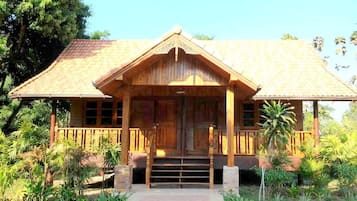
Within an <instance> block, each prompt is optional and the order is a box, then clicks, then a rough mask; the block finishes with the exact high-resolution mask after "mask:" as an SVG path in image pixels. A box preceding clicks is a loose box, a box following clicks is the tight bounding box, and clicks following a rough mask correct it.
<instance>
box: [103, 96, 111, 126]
mask: <svg viewBox="0 0 357 201" xmlns="http://www.w3.org/2000/svg"><path fill="white" fill-rule="evenodd" d="M101 117H102V120H101V122H102V125H106V126H107V125H112V124H113V123H112V122H113V118H112V117H113V102H102V116H101Z"/></svg>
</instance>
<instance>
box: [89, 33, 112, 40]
mask: <svg viewBox="0 0 357 201" xmlns="http://www.w3.org/2000/svg"><path fill="white" fill-rule="evenodd" d="M108 36H110V33H109V32H108V31H95V32H93V33H92V34H91V35H90V39H95V40H99V39H106V38H107V37H108Z"/></svg>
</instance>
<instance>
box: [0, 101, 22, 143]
mask: <svg viewBox="0 0 357 201" xmlns="http://www.w3.org/2000/svg"><path fill="white" fill-rule="evenodd" d="M22 105H23V100H21V101H20V104H19V105H18V106H17V107H16V108H14V109H13V110H12V113H11V115H10V116H9V118H8V119H7V120H6V123H5V125H4V127H3V128H2V131H3V132H4V133H5V135H7V136H8V135H9V134H10V126H11V123H12V122H13V121H14V119H15V117H16V115H17V113H19V111H20V109H21V107H22Z"/></svg>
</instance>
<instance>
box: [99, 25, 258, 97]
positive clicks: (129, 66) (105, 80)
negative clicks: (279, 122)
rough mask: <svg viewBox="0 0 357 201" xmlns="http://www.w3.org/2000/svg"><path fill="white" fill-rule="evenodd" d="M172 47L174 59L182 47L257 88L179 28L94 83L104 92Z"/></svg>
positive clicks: (226, 74)
mask: <svg viewBox="0 0 357 201" xmlns="http://www.w3.org/2000/svg"><path fill="white" fill-rule="evenodd" d="M172 49H175V55H176V60H177V57H178V52H179V49H182V50H184V51H185V53H186V54H190V55H197V56H200V57H202V59H204V60H207V61H209V62H210V63H212V64H213V66H215V70H216V71H219V73H220V74H222V75H224V77H226V78H227V80H228V81H229V82H230V83H235V82H239V83H242V84H244V85H246V86H247V87H248V88H250V89H251V90H254V91H256V90H257V89H258V86H257V85H256V84H255V83H253V82H252V81H251V80H249V79H247V78H246V77H244V76H243V75H241V74H240V73H238V72H236V71H235V70H233V69H232V68H231V67H230V66H228V65H227V64H225V63H224V62H223V61H222V60H220V59H219V58H217V57H216V56H214V55H213V54H212V53H210V52H209V51H207V50H206V49H205V48H204V47H202V46H201V45H200V44H199V41H197V40H195V39H193V38H192V37H191V36H189V35H187V34H185V33H183V32H182V30H181V28H175V29H174V30H173V31H171V32H169V33H168V34H166V35H164V36H163V37H162V38H161V40H159V41H158V42H156V43H154V44H153V45H151V46H150V47H149V48H148V49H146V50H145V51H143V52H142V53H140V54H139V55H138V56H137V57H135V58H134V59H132V60H130V61H129V62H128V63H126V64H124V65H122V66H120V67H118V68H117V69H114V70H112V71H111V72H109V73H107V74H106V75H104V76H103V77H101V78H100V79H98V80H97V81H96V82H95V83H94V84H95V86H96V87H97V88H98V89H100V90H104V92H105V88H106V87H107V85H109V84H110V83H112V82H113V81H122V80H123V78H124V74H125V73H127V72H129V71H131V70H133V69H134V68H136V67H137V66H139V65H140V64H141V63H143V62H145V61H148V60H150V59H151V60H154V58H155V57H159V56H160V55H167V54H168V53H169V51H170V50H172Z"/></svg>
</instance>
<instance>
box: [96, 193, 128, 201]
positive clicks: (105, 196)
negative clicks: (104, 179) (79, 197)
mask: <svg viewBox="0 0 357 201" xmlns="http://www.w3.org/2000/svg"><path fill="white" fill-rule="evenodd" d="M129 197H130V194H128V193H116V192H114V193H111V194H109V193H105V192H101V193H100V194H99V196H98V198H97V199H96V200H95V201H127V200H128V199H129Z"/></svg>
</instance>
